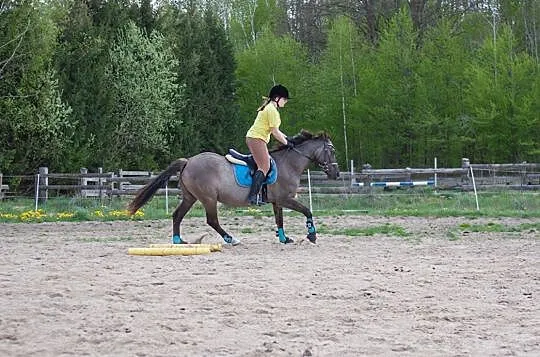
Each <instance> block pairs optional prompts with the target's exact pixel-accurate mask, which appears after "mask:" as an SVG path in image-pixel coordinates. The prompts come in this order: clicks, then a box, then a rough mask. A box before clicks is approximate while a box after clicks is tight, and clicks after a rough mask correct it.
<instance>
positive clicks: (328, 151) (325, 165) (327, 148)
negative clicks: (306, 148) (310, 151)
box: [292, 140, 338, 173]
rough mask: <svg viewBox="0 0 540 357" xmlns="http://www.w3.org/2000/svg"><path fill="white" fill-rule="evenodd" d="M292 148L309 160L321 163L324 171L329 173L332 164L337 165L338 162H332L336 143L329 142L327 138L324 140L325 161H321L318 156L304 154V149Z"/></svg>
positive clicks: (320, 165)
mask: <svg viewBox="0 0 540 357" xmlns="http://www.w3.org/2000/svg"><path fill="white" fill-rule="evenodd" d="M292 150H293V151H294V152H296V153H298V154H300V155H302V156H303V157H305V158H307V159H308V160H309V161H311V162H314V163H316V164H317V165H319V167H320V168H321V169H322V170H323V171H324V173H328V171H329V170H330V167H331V166H337V165H338V164H337V162H330V160H331V157H332V153H333V152H334V151H335V148H334V145H332V144H329V143H328V141H327V140H325V141H324V148H323V151H324V161H320V160H319V159H318V158H316V157H310V156H308V155H306V154H304V153H303V152H302V151H300V150H298V148H296V147H293V148H292Z"/></svg>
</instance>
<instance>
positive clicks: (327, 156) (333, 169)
mask: <svg viewBox="0 0 540 357" xmlns="http://www.w3.org/2000/svg"><path fill="white" fill-rule="evenodd" d="M292 142H293V143H294V144H295V148H294V149H293V150H296V151H298V152H299V153H300V154H302V155H304V156H306V157H307V158H309V159H310V160H311V161H313V162H315V163H316V164H318V165H319V166H320V167H321V169H322V170H323V171H324V172H325V173H326V174H327V175H328V178H330V179H332V180H335V179H337V178H338V177H339V166H338V164H337V161H336V150H335V148H334V145H333V144H332V140H330V137H329V136H328V134H326V133H324V132H323V133H319V134H317V135H313V134H311V133H310V132H309V131H307V130H302V131H301V132H300V134H298V135H296V136H294V137H293V138H292Z"/></svg>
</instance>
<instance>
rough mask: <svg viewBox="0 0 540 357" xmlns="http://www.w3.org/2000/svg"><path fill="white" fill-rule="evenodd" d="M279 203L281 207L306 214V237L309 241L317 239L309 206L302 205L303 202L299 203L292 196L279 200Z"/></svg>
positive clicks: (312, 241)
mask: <svg viewBox="0 0 540 357" xmlns="http://www.w3.org/2000/svg"><path fill="white" fill-rule="evenodd" d="M279 203H280V205H281V206H283V207H286V208H290V209H292V210H294V211H296V212H300V213H302V214H303V215H304V216H306V227H307V231H308V234H307V239H309V241H310V242H311V243H315V241H316V240H317V230H316V229H315V225H314V224H313V215H312V214H311V211H310V210H309V208H307V207H306V206H304V205H303V204H301V203H300V202H298V201H297V200H295V199H294V198H287V199H285V200H283V201H280V202H279ZM274 214H275V210H274ZM276 220H277V218H276ZM282 220H283V217H282ZM282 225H283V223H282Z"/></svg>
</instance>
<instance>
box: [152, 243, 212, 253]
mask: <svg viewBox="0 0 540 357" xmlns="http://www.w3.org/2000/svg"><path fill="white" fill-rule="evenodd" d="M148 246H149V247H150V248H210V251H211V252H221V243H216V244H167V243H165V244H163V243H155V244H149V245H148Z"/></svg>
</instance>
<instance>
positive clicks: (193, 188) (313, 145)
mask: <svg viewBox="0 0 540 357" xmlns="http://www.w3.org/2000/svg"><path fill="white" fill-rule="evenodd" d="M291 141H292V142H293V144H294V146H293V147H292V148H290V147H289V148H288V147H287V146H285V145H281V146H278V147H276V148H275V149H273V150H271V151H270V156H271V159H273V161H274V163H275V167H276V168H277V172H278V175H277V180H276V181H275V183H273V184H269V185H267V186H266V197H265V201H266V202H268V203H271V204H272V206H273V211H274V217H275V222H276V225H277V230H276V236H277V237H278V238H279V241H280V242H281V243H285V244H287V243H294V241H293V240H292V239H291V238H289V237H287V236H286V235H285V231H284V229H283V208H289V209H291V210H294V211H297V212H300V213H302V214H303V215H304V216H305V217H306V228H307V231H308V232H307V239H308V240H309V241H310V242H311V243H315V242H316V239H317V230H316V228H315V224H314V223H313V215H312V212H311V211H310V210H309V209H308V208H307V207H305V206H304V205H303V204H302V203H300V202H298V201H297V200H296V199H295V196H296V192H297V189H298V187H299V185H300V176H301V175H302V172H303V171H304V170H305V169H306V168H307V167H308V166H309V165H310V163H312V162H313V163H315V164H318V165H319V166H320V167H321V169H322V170H323V171H324V172H325V173H326V174H327V176H328V178H329V179H334V180H335V179H337V178H338V177H339V167H338V164H337V162H336V155H335V148H334V145H333V144H332V141H331V140H330V137H329V136H328V134H327V133H325V132H321V133H318V134H312V133H310V132H309V131H307V130H301V131H300V133H299V134H297V135H295V136H294V137H293V138H292V139H291ZM247 156H248V155H246V157H247ZM233 166H234V164H233V163H231V162H230V161H228V160H227V158H226V157H225V156H222V155H220V154H217V153H213V152H203V153H200V154H197V155H195V156H192V157H189V158H187V159H186V158H180V159H177V160H175V161H173V162H172V163H171V164H170V165H169V166H168V167H167V168H166V169H165V170H164V171H163V172H161V173H160V174H159V175H158V176H156V177H155V178H153V179H152V180H151V181H150V182H148V183H147V184H146V185H145V186H144V187H142V188H141V189H140V190H139V191H138V192H137V193H136V196H135V198H134V199H133V200H132V201H131V203H129V205H128V211H129V213H130V214H134V213H135V212H137V210H138V209H139V208H141V207H142V206H143V205H144V204H146V203H147V202H148V201H149V200H150V199H151V198H152V196H153V195H154V193H155V192H156V191H157V190H158V189H160V188H162V187H164V185H165V184H166V183H167V182H168V181H169V178H170V177H171V176H173V175H175V174H178V178H179V187H180V189H181V191H182V201H181V203H180V204H179V205H178V207H177V208H176V209H175V211H174V212H173V214H172V219H173V227H172V228H173V243H187V241H185V240H183V238H182V237H181V236H180V224H181V223H182V220H183V219H184V216H185V215H186V214H187V212H188V211H189V210H190V209H191V207H192V206H193V204H194V203H195V202H197V201H200V202H201V204H202V205H203V207H204V209H205V212H206V223H207V224H208V225H210V226H211V227H212V228H213V229H214V230H215V231H216V232H218V233H219V235H220V236H221V237H222V238H223V240H224V242H225V243H226V244H228V245H237V244H239V243H240V240H239V239H237V238H235V237H233V236H231V235H230V234H229V233H227V232H226V231H225V230H224V229H223V228H222V227H221V226H220V224H219V220H218V210H217V203H218V202H221V203H223V204H225V205H228V206H231V207H242V206H248V205H249V204H248V201H247V196H248V193H249V186H246V187H242V186H241V185H239V183H238V182H237V181H236V179H235V176H234V175H235V174H234V167H233Z"/></svg>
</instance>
